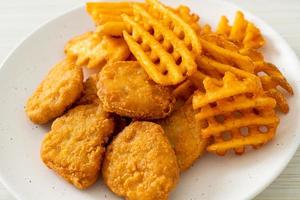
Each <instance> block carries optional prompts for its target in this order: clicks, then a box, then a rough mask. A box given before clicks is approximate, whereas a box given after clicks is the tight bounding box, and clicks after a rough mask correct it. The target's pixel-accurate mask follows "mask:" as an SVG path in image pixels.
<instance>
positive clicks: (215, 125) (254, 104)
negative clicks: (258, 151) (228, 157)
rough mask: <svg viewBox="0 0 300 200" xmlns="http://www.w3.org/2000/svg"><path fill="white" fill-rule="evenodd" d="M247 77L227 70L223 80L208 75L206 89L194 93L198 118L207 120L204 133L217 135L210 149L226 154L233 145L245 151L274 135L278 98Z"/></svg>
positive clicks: (261, 143)
mask: <svg viewBox="0 0 300 200" xmlns="http://www.w3.org/2000/svg"><path fill="white" fill-rule="evenodd" d="M245 80H247V79H245ZM245 80H238V79H237V78H236V77H235V75H234V74H232V73H231V72H226V73H225V76H224V77H223V80H222V81H220V80H215V79H213V78H205V80H204V81H203V84H204V89H205V91H204V92H202V91H198V92H196V93H195V94H194V96H193V107H194V109H196V110H197V111H198V112H197V114H196V115H195V118H196V119H197V120H198V121H201V123H202V122H203V121H204V122H205V124H206V125H204V126H203V129H202V132H201V135H202V137H204V138H210V137H213V139H214V141H213V143H212V144H211V145H209V146H208V148H207V150H208V151H210V152H214V153H216V154H219V155H225V154H226V152H227V151H228V150H230V149H234V151H235V152H236V153H237V154H242V153H244V151H245V148H246V146H248V145H252V146H253V147H255V148H257V147H259V146H261V145H263V144H264V143H266V142H268V141H269V140H271V139H272V138H273V136H274V134H275V130H276V127H277V124H278V122H279V121H278V117H277V116H276V114H275V112H274V108H275V106H276V101H275V100H274V99H273V98H270V97H267V96H265V95H264V93H263V91H262V89H261V88H260V87H259V86H257V85H256V83H255V82H252V81H251V79H249V80H247V81H245ZM248 81H249V82H248ZM251 85H252V86H251ZM257 87H258V88H257ZM242 129H246V131H245V130H242ZM262 129H265V130H262Z"/></svg>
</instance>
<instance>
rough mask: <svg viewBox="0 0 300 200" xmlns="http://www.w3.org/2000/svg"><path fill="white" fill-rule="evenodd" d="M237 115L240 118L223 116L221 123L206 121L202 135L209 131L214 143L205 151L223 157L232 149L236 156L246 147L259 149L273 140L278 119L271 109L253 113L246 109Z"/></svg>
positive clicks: (211, 119)
mask: <svg viewBox="0 0 300 200" xmlns="http://www.w3.org/2000/svg"><path fill="white" fill-rule="evenodd" d="M238 113H241V115H242V117H241V118H237V117H235V116H234V115H233V114H228V115H224V117H225V120H224V122H222V123H220V122H217V121H216V120H214V119H213V118H210V120H208V121H209V123H208V128H206V129H204V130H202V131H203V132H202V133H203V135H205V134H207V133H208V132H209V131H211V132H212V135H213V137H214V142H213V143H212V144H211V145H210V146H208V147H207V151H209V152H212V153H216V154H218V155H225V154H226V153H227V151H228V150H230V149H233V150H234V151H235V153H236V154H243V153H244V152H245V149H246V147H247V146H249V145H251V146H252V147H253V148H259V147H260V146H262V145H263V144H265V143H267V142H268V141H270V140H272V139H273V138H274V136H275V132H276V128H277V125H278V123H279V119H278V117H277V116H276V114H275V112H274V110H273V109H271V108H269V109H261V110H259V111H257V110H256V111H255V112H254V111H253V110H252V109H247V110H243V111H240V112H238ZM257 113H258V114H257ZM243 128H244V129H243ZM264 129H265V130H264ZM243 130H245V132H244V131H243Z"/></svg>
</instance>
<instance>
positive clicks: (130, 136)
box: [102, 121, 179, 200]
mask: <svg viewBox="0 0 300 200" xmlns="http://www.w3.org/2000/svg"><path fill="white" fill-rule="evenodd" d="M102 173H103V177H104V181H105V183H106V184H107V185H108V187H109V188H110V189H111V190H112V191H113V192H114V193H116V194H117V195H119V196H123V197H125V198H126V199H128V200H158V199H159V200H165V199H168V195H169V192H170V191H171V190H172V189H173V188H174V187H175V185H176V183H177V181H178V178H179V168H178V165H177V160H176V156H175V153H174V150H173V149H172V147H171V145H170V143H169V141H168V139H167V138H166V137H165V135H164V131H163V129H162V128H161V127H160V126H159V125H158V124H155V123H152V122H138V121H136V122H133V123H131V124H130V125H129V126H127V127H126V128H125V129H124V130H123V131H122V132H121V133H120V134H119V135H118V136H117V137H116V138H115V139H114V141H113V142H112V143H111V144H110V145H109V147H108V149H107V152H106V155H105V159H104V162H103V167H102Z"/></svg>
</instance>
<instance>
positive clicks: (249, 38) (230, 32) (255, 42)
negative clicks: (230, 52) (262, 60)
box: [217, 11, 265, 49]
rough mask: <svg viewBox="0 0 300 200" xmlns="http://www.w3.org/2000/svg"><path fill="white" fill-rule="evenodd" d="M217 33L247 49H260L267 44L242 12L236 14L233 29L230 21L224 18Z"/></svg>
mask: <svg viewBox="0 0 300 200" xmlns="http://www.w3.org/2000/svg"><path fill="white" fill-rule="evenodd" d="M217 33H218V34H222V35H224V36H226V37H228V39H229V40H230V41H233V42H235V43H236V44H238V45H239V46H241V47H242V48H246V49H258V48H260V47H262V46H263V45H264V44H265V39H264V37H263V36H262V34H261V32H260V30H259V29H258V28H257V27H256V26H255V25H254V24H253V23H251V22H248V21H247V20H246V19H245V17H244V14H243V13H242V12H240V11H238V12H237V13H236V16H235V20H234V24H233V26H232V27H231V26H230V25H229V20H228V19H227V18H226V17H225V16H222V17H221V19H220V21H219V25H218V28H217Z"/></svg>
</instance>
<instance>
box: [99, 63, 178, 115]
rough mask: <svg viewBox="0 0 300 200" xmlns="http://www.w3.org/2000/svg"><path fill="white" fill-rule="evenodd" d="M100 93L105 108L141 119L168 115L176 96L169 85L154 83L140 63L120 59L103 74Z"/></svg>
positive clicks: (100, 78)
mask: <svg viewBox="0 0 300 200" xmlns="http://www.w3.org/2000/svg"><path fill="white" fill-rule="evenodd" d="M97 87H98V96H99V98H100V99H101V101H102V102H103V107H104V110H105V111H107V112H114V113H117V114H118V115H121V116H126V117H132V118H138V119H159V118H164V117H166V116H167V115H169V114H170V112H171V111H172V110H173V107H174V102H175V98H174V97H173V96H172V94H171V90H170V88H168V87H164V86H161V85H158V84H156V83H154V82H153V81H152V80H151V79H150V78H149V77H148V75H147V73H146V72H145V70H144V69H143V68H142V67H141V66H140V65H139V64H138V62H129V61H128V62H116V63H113V64H110V65H107V66H105V67H104V68H103V69H102V71H101V72H100V74H99V81H98V85H97Z"/></svg>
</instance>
